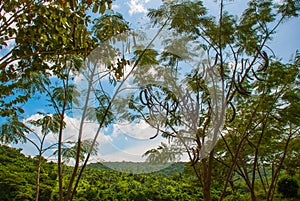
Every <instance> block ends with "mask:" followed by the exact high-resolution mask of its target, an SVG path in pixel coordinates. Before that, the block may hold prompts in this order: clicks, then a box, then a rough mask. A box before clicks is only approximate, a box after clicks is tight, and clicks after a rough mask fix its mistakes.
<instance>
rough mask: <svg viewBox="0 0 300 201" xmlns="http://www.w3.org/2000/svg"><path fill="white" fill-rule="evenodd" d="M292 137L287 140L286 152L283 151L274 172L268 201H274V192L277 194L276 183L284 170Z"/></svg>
mask: <svg viewBox="0 0 300 201" xmlns="http://www.w3.org/2000/svg"><path fill="white" fill-rule="evenodd" d="M291 137H292V136H291V135H290V136H289V137H288V139H287V140H286V143H285V147H284V150H283V156H282V157H281V159H280V162H279V165H278V167H277V168H276V170H275V171H272V181H271V183H270V186H269V190H268V193H267V196H266V197H267V198H266V200H267V201H272V199H273V196H274V192H275V186H276V181H277V179H278V175H279V172H280V170H281V168H282V165H283V161H284V159H285V157H286V152H287V149H288V146H289V143H290V140H291Z"/></svg>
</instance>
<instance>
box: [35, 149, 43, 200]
mask: <svg viewBox="0 0 300 201" xmlns="http://www.w3.org/2000/svg"><path fill="white" fill-rule="evenodd" d="M41 162H42V151H40V153H39V159H38V168H37V176H36V184H35V201H38V200H39V192H40V175H41Z"/></svg>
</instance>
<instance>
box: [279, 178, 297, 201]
mask: <svg viewBox="0 0 300 201" xmlns="http://www.w3.org/2000/svg"><path fill="white" fill-rule="evenodd" d="M298 189H299V185H298V183H297V180H296V179H293V178H291V177H283V178H281V179H280V180H279V181H278V188H277V190H278V192H279V193H281V194H282V196H283V197H285V198H293V197H297V192H298Z"/></svg>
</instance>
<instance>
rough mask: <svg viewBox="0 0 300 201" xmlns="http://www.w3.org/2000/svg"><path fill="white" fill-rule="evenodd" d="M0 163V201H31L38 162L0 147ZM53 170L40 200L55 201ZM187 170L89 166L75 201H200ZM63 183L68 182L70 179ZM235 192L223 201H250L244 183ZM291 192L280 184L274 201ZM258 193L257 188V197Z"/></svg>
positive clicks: (46, 169)
mask: <svg viewBox="0 0 300 201" xmlns="http://www.w3.org/2000/svg"><path fill="white" fill-rule="evenodd" d="M0 161H1V166H0V168H1V171H0V187H1V188H0V199H1V200H2V201H11V200H20V201H21V200H24V201H25V200H34V199H35V182H36V181H35V178H36V175H37V173H36V168H37V158H30V157H26V156H25V155H23V154H22V153H21V150H20V149H15V148H10V147H7V146H3V145H2V146H0ZM124 164H126V166H127V167H128V168H130V169H131V167H132V166H133V165H135V166H140V165H141V164H139V163H136V164H133V163H127V162H119V165H120V166H123V167H124ZM117 165H118V163H115V166H117ZM56 168H57V167H56V164H55V163H52V162H50V163H49V162H46V161H45V160H44V161H43V165H42V170H41V184H40V200H43V201H47V200H53V201H55V200H57V199H58V186H57V173H56V170H55V169H56ZM189 168H190V164H188V163H178V164H173V165H171V166H169V167H168V168H166V169H163V170H161V171H159V172H154V173H151V174H131V173H122V172H119V171H114V170H110V169H109V168H107V167H106V166H105V165H101V164H90V165H89V167H88V168H87V169H86V171H85V173H84V176H83V179H82V180H81V181H80V184H79V186H78V192H77V194H76V197H75V198H74V200H81V201H92V200H95V201H99V200H136V201H143V200H145V201H147V200H148V201H150V200H155V201H156V200H157V201H159V200H165V201H168V200H186V201H189V200H195V201H196V200H202V199H203V194H202V193H201V192H202V191H201V187H199V186H198V185H197V181H196V178H195V177H194V176H193V174H192V172H191V171H190V170H189ZM71 169H72V168H71V167H67V166H64V170H63V172H64V174H65V175H68V174H69V173H70V171H71ZM294 178H298V180H295V179H294V180H292V179H288V180H287V177H283V180H282V182H281V183H284V182H291V183H293V182H298V183H299V181H300V175H299V174H297V175H295V176H294ZM65 179H66V180H67V179H69V177H66V178H65ZM236 188H237V191H236V192H235V193H234V194H232V193H231V192H229V191H228V192H227V195H226V197H225V200H249V198H250V197H249V196H250V194H249V191H248V190H247V188H246V186H245V183H244V182H242V181H241V180H239V184H238V185H237V186H236ZM283 188H285V189H283ZM289 189H290V190H289ZM294 189H295V184H294V187H293V186H291V185H288V186H284V184H279V189H278V192H277V193H276V196H275V199H274V200H282V198H281V197H287V198H286V201H288V200H298V199H299V198H300V197H299V194H298V197H297V196H296V195H295V194H292V193H295V190H294ZM220 190H221V189H217V188H216V189H214V190H213V191H212V192H213V197H214V200H215V199H217V197H218V196H219V195H220V193H221V191H220ZM297 190H298V189H297ZM286 191H289V192H292V193H289V194H283V195H281V194H280V192H283V193H285V192H286ZM259 192H260V189H259V188H258V189H257V193H259ZM289 197H291V198H289Z"/></svg>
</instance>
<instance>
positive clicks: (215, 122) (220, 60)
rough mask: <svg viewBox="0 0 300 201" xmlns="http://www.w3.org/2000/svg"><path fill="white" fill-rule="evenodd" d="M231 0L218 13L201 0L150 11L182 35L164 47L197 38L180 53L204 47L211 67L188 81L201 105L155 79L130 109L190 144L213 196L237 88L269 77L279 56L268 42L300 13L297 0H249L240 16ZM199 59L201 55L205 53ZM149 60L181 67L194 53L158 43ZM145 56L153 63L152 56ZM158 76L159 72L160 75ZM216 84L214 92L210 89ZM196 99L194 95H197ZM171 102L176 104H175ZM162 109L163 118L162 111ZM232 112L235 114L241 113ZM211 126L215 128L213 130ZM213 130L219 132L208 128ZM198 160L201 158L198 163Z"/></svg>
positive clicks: (246, 91)
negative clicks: (220, 142) (225, 121)
mask: <svg viewBox="0 0 300 201" xmlns="http://www.w3.org/2000/svg"><path fill="white" fill-rule="evenodd" d="M225 2H226V1H223V0H221V1H219V3H218V5H219V14H218V15H214V14H211V13H209V11H208V10H207V8H206V7H205V6H204V5H203V2H202V1H179V0H178V1H166V2H164V3H163V5H162V6H161V7H160V8H158V9H155V10H150V12H149V14H148V16H149V17H150V18H151V20H152V22H153V24H154V25H156V26H158V27H162V28H168V29H169V30H172V31H174V33H176V34H177V36H178V35H179V37H177V38H176V37H175V38H174V37H173V36H172V37H173V38H172V39H170V40H167V39H166V40H164V44H165V45H164V46H163V47H165V49H167V48H169V47H171V46H172V45H174V43H176V42H178V43H180V41H185V44H188V43H189V42H190V41H194V42H196V43H197V44H198V49H197V48H195V49H193V48H194V47H195V46H191V47H190V49H188V48H186V47H184V48H182V49H180V52H185V53H186V54H187V55H189V56H190V58H191V57H193V56H194V52H195V50H199V49H200V50H201V51H202V52H205V53H206V57H205V56H204V58H201V59H202V63H201V65H200V66H201V67H203V66H204V67H203V68H204V69H205V70H206V71H204V73H203V71H202V72H201V70H199V69H197V68H196V70H195V71H192V72H190V74H188V76H187V79H188V80H189V82H188V86H189V87H190V88H191V89H192V90H191V94H195V97H198V98H197V99H196V104H195V105H200V106H202V107H198V108H196V109H193V108H192V107H190V108H187V105H188V104H186V103H187V101H188V100H187V99H188V98H189V97H190V96H191V94H185V93H184V92H180V93H181V94H184V95H185V96H183V97H180V96H179V97H178V96H177V97H176V96H175V98H174V96H172V92H173V94H175V93H176V94H177V93H178V90H180V89H178V88H174V87H173V88H172V87H169V89H166V88H167V87H165V88H164V87H156V86H150V87H146V88H145V89H143V90H142V92H141V94H142V98H140V99H138V98H137V97H133V98H131V101H130V104H129V108H130V109H132V110H133V111H134V112H133V114H136V113H139V114H141V115H140V116H138V117H135V116H134V115H131V116H130V115H128V116H129V117H133V118H143V119H144V120H145V121H146V122H147V123H149V124H150V125H152V126H153V127H154V128H157V130H158V133H161V134H162V136H164V137H167V138H169V139H171V140H173V142H174V143H175V144H176V143H177V145H179V146H180V145H181V146H182V147H183V150H184V151H186V152H187V153H188V154H189V157H190V160H191V162H192V165H193V166H194V170H195V172H196V175H197V177H198V179H199V183H200V184H201V185H202V186H203V194H204V200H207V201H208V200H211V179H212V170H213V160H214V155H215V153H214V149H213V147H214V143H215V142H216V139H217V138H218V137H220V132H219V128H220V127H221V124H222V118H223V116H224V113H225V108H227V107H228V108H231V110H232V111H233V112H232V114H235V112H234V111H235V110H236V106H235V105H236V103H235V96H237V94H239V96H249V95H252V94H254V92H255V89H253V88H251V87H249V83H251V82H253V80H258V81H260V82H262V83H264V81H262V80H261V79H260V77H259V75H260V74H263V73H266V72H268V68H269V66H270V65H271V63H272V62H274V63H276V61H273V60H272V58H273V56H271V55H272V50H270V48H269V47H268V46H267V43H268V42H269V41H270V40H271V39H272V37H273V36H274V34H275V32H276V30H277V29H278V27H279V25H280V24H281V23H283V22H284V21H285V20H287V19H289V18H291V17H294V16H298V12H299V4H298V2H297V1H284V2H282V3H280V4H277V3H274V2H273V1H258V0H253V1H249V2H248V7H247V8H246V9H245V10H244V12H243V13H242V15H241V16H234V15H232V14H231V13H229V12H228V11H226V3H225ZM174 35H175V34H174ZM150 52H151V53H152V54H150ZM164 53H165V54H164ZM198 55H200V54H198ZM159 56H160V57H159ZM196 56H197V54H196ZM275 56H276V55H275ZM198 58H199V60H200V56H199V57H198ZM145 59H148V60H147V61H148V63H145V64H148V65H149V64H150V65H151V64H155V63H159V62H161V63H160V64H162V65H163V66H164V67H165V68H167V67H171V68H173V69H175V71H178V70H177V69H180V68H184V66H176V64H177V63H178V62H177V61H180V60H185V59H186V60H187V58H185V57H184V56H182V55H178V53H177V54H176V53H174V54H171V55H170V54H166V52H163V53H162V54H161V55H159V53H158V51H154V50H149V54H148V58H145ZM143 61H145V62H146V60H143ZM174 61H175V62H174ZM149 62H150V63H149ZM274 65H275V64H274ZM148 69H149V68H148ZM143 70H144V73H142V74H141V75H145V73H147V68H146V67H145V68H143ZM158 71H159V70H158ZM186 71H188V69H186ZM205 73H206V74H205ZM165 74H167V73H165ZM175 75H176V74H175ZM213 75H217V76H216V77H215V78H213V77H210V78H211V80H212V81H211V83H207V82H205V76H206V78H207V77H209V76H213ZM155 76H157V74H156V75H155ZM161 76H162V77H163V76H165V77H166V76H169V75H168V74H167V75H161ZM172 76H173V79H170V78H168V79H167V80H168V82H169V81H170V80H173V81H174V82H176V81H178V80H177V78H176V77H175V76H174V74H173V75H172V73H170V77H172ZM151 79H154V77H151V74H150V75H149V77H148V76H147V77H142V76H141V77H138V76H137V78H136V82H138V83H143V82H146V83H153V82H151ZM155 79H159V78H157V77H155ZM155 79H154V80H155ZM206 80H207V79H206ZM162 86H166V85H162ZM213 87H214V88H213ZM211 88H213V89H211ZM211 91H214V92H213V93H210V92H211ZM162 94H163V95H162ZM216 96H218V101H219V102H217V101H216V100H215V99H214V98H216ZM250 97H251V96H250ZM194 100H195V99H194ZM194 100H190V102H192V101H194ZM214 101H215V102H214ZM171 105H173V106H174V105H175V106H176V107H175V109H174V108H173V107H171ZM152 106H157V107H152ZM145 108H146V109H148V113H146V114H144V115H143V114H142V113H145ZM158 108H159V109H158ZM180 108H184V109H181V113H182V114H180ZM153 114H154V115H153ZM194 114H196V115H194ZM151 115H152V116H154V118H153V119H154V120H153V119H152V121H151V120H149V116H151ZM212 115H214V116H212ZM158 116H160V117H164V118H158ZM194 116H196V117H197V119H196V121H192V120H189V117H190V118H192V117H194ZM232 119H234V115H233V117H232ZM155 120H156V122H155ZM178 125H188V126H190V127H191V128H199V129H197V130H196V129H194V131H196V132H192V133H193V135H189V131H186V132H185V133H184V132H182V131H181V130H178ZM211 128H213V129H212V130H211ZM211 132H212V133H213V135H212V136H211V135H209V133H211ZM209 136H210V137H209ZM208 140H211V142H212V143H211V144H209V143H208V145H207V143H206V142H207V141H208ZM205 146H206V148H205ZM241 152H242V150H241V147H239V148H238V151H237V153H239V154H240V153H241ZM198 161H199V163H200V165H196V164H197V163H198ZM231 167H232V168H230V169H229V171H228V177H227V181H229V180H230V178H231V177H232V173H233V170H234V168H235V167H236V160H234V161H233V164H232V165H231ZM226 185H227V184H226ZM222 197H223V196H221V199H222Z"/></svg>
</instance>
